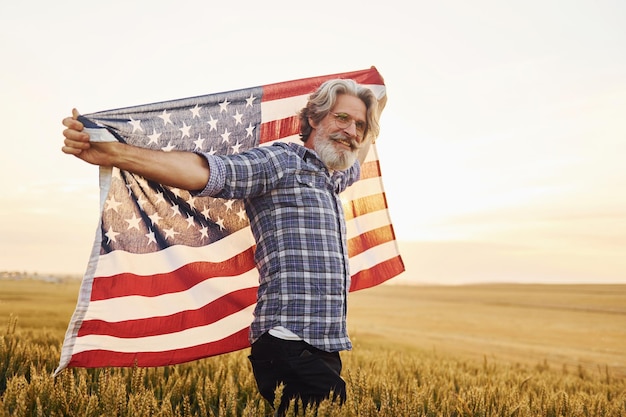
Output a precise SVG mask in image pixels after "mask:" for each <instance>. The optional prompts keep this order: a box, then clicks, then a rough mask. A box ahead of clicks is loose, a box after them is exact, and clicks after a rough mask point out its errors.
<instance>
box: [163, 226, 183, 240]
mask: <svg viewBox="0 0 626 417" xmlns="http://www.w3.org/2000/svg"><path fill="white" fill-rule="evenodd" d="M163 232H165V238H166V239H168V238H171V239H174V238H175V237H176V235H179V234H180V233H179V232H177V231H175V230H174V228H173V227H172V228H170V229H163Z"/></svg>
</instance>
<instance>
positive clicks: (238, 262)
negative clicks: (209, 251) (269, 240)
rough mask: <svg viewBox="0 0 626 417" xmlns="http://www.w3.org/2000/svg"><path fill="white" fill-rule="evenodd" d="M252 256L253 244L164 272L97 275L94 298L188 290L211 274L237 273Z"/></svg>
mask: <svg viewBox="0 0 626 417" xmlns="http://www.w3.org/2000/svg"><path fill="white" fill-rule="evenodd" d="M253 257H254V248H250V249H247V250H246V251H244V252H241V253H239V254H237V255H235V256H233V257H232V258H230V259H228V260H226V261H224V262H219V263H214V262H193V263H189V264H187V265H184V266H182V267H180V268H179V269H177V270H175V271H171V272H166V273H161V274H153V275H148V276H142V275H136V274H131V273H122V274H118V275H113V276H110V277H95V278H94V280H93V286H92V290H91V301H98V300H106V299H109V298H116V297H125V296H129V295H141V296H144V297H155V296H158V295H163V294H170V293H175V292H181V291H186V290H188V289H190V288H192V287H193V286H195V285H197V284H199V283H200V282H203V281H206V280H207V279H210V278H215V277H231V276H237V275H241V274H243V273H245V272H247V271H249V270H251V269H253V268H254V267H255V266H254V259H253Z"/></svg>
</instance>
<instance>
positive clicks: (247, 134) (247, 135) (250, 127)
mask: <svg viewBox="0 0 626 417" xmlns="http://www.w3.org/2000/svg"><path fill="white" fill-rule="evenodd" d="M252 132H254V126H253V125H252V123H250V124H248V127H246V137H250V136H252V135H253V133H252Z"/></svg>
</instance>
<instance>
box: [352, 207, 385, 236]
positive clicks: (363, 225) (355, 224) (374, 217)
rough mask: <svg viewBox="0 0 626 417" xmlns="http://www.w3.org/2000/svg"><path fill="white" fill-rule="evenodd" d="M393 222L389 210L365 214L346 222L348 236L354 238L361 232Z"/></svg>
mask: <svg viewBox="0 0 626 417" xmlns="http://www.w3.org/2000/svg"><path fill="white" fill-rule="evenodd" d="M390 224H391V220H390V217H389V212H388V211H387V210H378V211H374V212H371V213H367V214H363V215H361V216H359V217H355V218H353V219H351V220H349V221H347V222H346V228H347V238H348V239H352V238H354V237H356V236H358V235H360V234H363V233H366V232H369V231H371V230H375V229H378V228H379V227H384V226H388V225H390Z"/></svg>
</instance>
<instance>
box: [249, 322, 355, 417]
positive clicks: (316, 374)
mask: <svg viewBox="0 0 626 417" xmlns="http://www.w3.org/2000/svg"><path fill="white" fill-rule="evenodd" d="M248 358H249V359H250V363H251V364H252V371H253V372H254V378H255V379H256V383H257V386H258V388H259V392H260V393H261V395H262V396H263V397H265V399H267V400H268V401H269V402H270V403H271V404H273V403H274V391H275V390H276V387H278V385H280V384H281V383H282V384H284V389H283V396H282V398H281V403H280V406H279V408H278V410H277V414H278V415H283V414H284V413H285V411H286V410H287V407H288V405H289V401H290V400H291V399H294V398H295V399H299V400H302V402H303V403H304V405H305V407H306V406H307V405H311V404H315V403H319V402H320V401H322V400H324V399H326V398H329V395H330V394H331V393H333V399H335V400H339V401H340V402H341V403H343V402H344V401H345V400H346V383H345V381H344V380H343V379H342V378H341V376H340V374H341V358H340V357H339V352H332V353H329V352H325V351H323V350H320V349H317V348H315V347H313V346H311V345H309V344H308V343H306V342H304V341H293V340H283V339H279V338H277V337H274V336H272V335H270V334H269V333H265V334H263V336H261V337H260V338H259V339H258V340H257V341H256V342H254V343H253V344H252V349H251V352H250V356H249V357H248Z"/></svg>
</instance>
